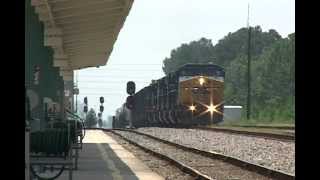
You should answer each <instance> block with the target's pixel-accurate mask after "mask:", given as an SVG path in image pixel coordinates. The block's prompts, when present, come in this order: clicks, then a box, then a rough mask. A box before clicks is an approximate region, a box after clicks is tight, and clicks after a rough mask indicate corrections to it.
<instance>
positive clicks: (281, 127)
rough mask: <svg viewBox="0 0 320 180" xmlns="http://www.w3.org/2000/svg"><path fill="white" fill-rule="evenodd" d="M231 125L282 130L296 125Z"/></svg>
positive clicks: (291, 128)
mask: <svg viewBox="0 0 320 180" xmlns="http://www.w3.org/2000/svg"><path fill="white" fill-rule="evenodd" d="M230 127H243V128H263V129H281V130H295V126H271V125H270V126H269V125H256V126H255V125H231V126H230Z"/></svg>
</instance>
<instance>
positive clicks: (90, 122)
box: [85, 108, 98, 127]
mask: <svg viewBox="0 0 320 180" xmlns="http://www.w3.org/2000/svg"><path fill="white" fill-rule="evenodd" d="M85 123H86V126H87V127H93V126H95V125H97V123H98V118H97V115H96V112H95V110H94V109H92V108H91V109H90V111H89V112H88V114H87V118H86V120H85Z"/></svg>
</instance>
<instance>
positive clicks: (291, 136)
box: [194, 127, 295, 141]
mask: <svg viewBox="0 0 320 180" xmlns="http://www.w3.org/2000/svg"><path fill="white" fill-rule="evenodd" d="M194 129H200V130H206V131H215V132H225V133H231V134H240V135H246V136H253V137H262V138H268V139H274V140H283V141H294V140H295V135H294V134H283V133H281V134H280V133H270V132H259V131H248V130H242V129H241V130H240V129H232V128H226V127H197V128H194Z"/></svg>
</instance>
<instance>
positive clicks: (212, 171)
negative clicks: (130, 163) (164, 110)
mask: <svg viewBox="0 0 320 180" xmlns="http://www.w3.org/2000/svg"><path fill="white" fill-rule="evenodd" d="M111 132H112V133H114V134H115V135H117V136H119V137H121V138H123V139H124V140H126V141H128V142H129V143H132V144H134V145H136V146H138V147H140V148H141V149H143V150H144V151H146V152H149V153H151V154H154V155H156V156H158V157H160V158H162V159H165V160H167V161H169V162H171V163H172V164H174V165H175V166H177V167H178V168H180V169H181V170H182V171H184V172H186V173H188V174H190V175H192V176H194V177H196V179H215V178H217V179H248V180H249V179H281V180H287V179H295V177H294V175H291V174H287V173H285V172H282V171H276V170H273V169H269V168H266V167H263V166H260V165H257V164H252V163H250V162H246V161H243V160H240V159H237V158H235V157H231V156H226V155H223V154H219V153H215V152H207V151H203V150H200V149H196V148H191V147H186V146H183V145H180V144H176V143H173V142H170V141H166V140H163V139H159V138H157V137H154V136H151V135H149V134H144V133H141V132H137V131H134V130H128V129H115V130H112V131H111ZM124 133H130V134H134V136H132V135H131V136H128V134H127V135H124ZM126 136H127V137H126ZM137 136H141V139H147V140H148V141H150V142H151V141H152V142H151V144H152V145H149V146H150V147H147V146H146V145H142V144H140V142H137V141H134V140H132V139H131V138H133V137H134V138H137ZM128 137H130V138H128ZM151 146H153V147H155V148H152V147H151ZM159 147H161V148H159ZM161 151H163V152H161ZM170 152H171V153H170ZM172 152H174V153H173V154H175V155H172ZM176 155H177V156H176ZM172 156H175V157H172ZM225 171H227V174H228V175H227V176H226V174H224V175H223V174H221V173H222V172H225Z"/></svg>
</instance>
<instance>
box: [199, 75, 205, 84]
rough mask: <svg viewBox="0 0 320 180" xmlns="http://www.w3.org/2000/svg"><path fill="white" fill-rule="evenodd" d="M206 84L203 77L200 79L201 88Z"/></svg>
mask: <svg viewBox="0 0 320 180" xmlns="http://www.w3.org/2000/svg"><path fill="white" fill-rule="evenodd" d="M204 82H205V80H204V78H203V77H201V78H199V83H200V85H201V86H202V85H203V83H204Z"/></svg>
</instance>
